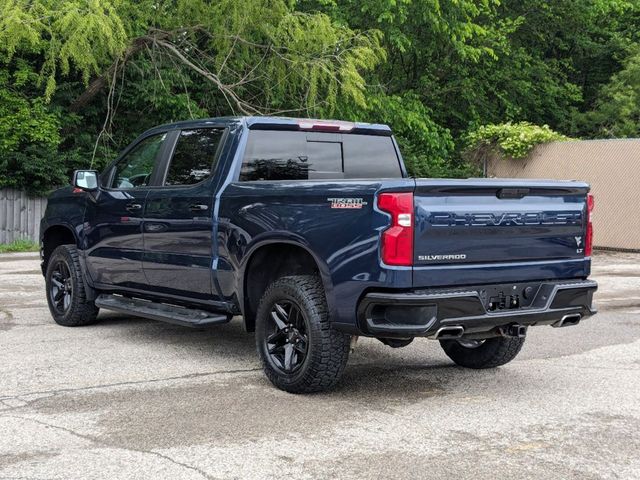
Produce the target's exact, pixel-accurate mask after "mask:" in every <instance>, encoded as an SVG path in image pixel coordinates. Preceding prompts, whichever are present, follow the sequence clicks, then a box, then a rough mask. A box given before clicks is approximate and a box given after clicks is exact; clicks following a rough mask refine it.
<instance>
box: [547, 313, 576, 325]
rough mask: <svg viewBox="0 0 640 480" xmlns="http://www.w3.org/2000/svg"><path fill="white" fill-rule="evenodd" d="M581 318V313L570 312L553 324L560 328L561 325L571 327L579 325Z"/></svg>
mask: <svg viewBox="0 0 640 480" xmlns="http://www.w3.org/2000/svg"><path fill="white" fill-rule="evenodd" d="M581 318H582V315H580V314H579V313H570V314H568V315H565V316H564V317H562V318H561V319H560V320H559V321H557V322H556V323H554V324H553V325H552V326H553V327H555V328H560V327H570V326H571V325H578V323H580V319H581Z"/></svg>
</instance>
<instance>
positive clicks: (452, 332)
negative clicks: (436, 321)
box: [433, 325, 464, 340]
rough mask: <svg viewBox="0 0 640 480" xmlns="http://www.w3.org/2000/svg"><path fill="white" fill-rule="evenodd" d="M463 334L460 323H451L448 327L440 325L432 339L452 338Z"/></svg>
mask: <svg viewBox="0 0 640 480" xmlns="http://www.w3.org/2000/svg"><path fill="white" fill-rule="evenodd" d="M463 334H464V327H463V326H462V325H451V326H448V327H440V328H439V329H438V330H437V331H436V333H435V335H434V336H433V338H434V340H453V339H458V338H461V337H462V335H463Z"/></svg>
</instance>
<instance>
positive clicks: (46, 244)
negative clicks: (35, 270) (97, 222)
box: [42, 225, 76, 271]
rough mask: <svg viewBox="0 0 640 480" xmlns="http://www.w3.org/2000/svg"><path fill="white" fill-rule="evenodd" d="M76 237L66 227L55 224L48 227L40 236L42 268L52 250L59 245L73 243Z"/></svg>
mask: <svg viewBox="0 0 640 480" xmlns="http://www.w3.org/2000/svg"><path fill="white" fill-rule="evenodd" d="M75 244H76V237H75V236H74V235H73V232H72V231H71V230H70V229H68V228H67V227H63V226H61V225H56V226H54V227H50V228H48V229H47V230H46V231H45V232H44V235H43V236H42V249H43V250H42V260H43V262H44V264H43V265H44V270H45V271H46V269H47V264H48V263H49V258H50V257H51V254H52V253H53V251H54V250H55V249H56V248H58V247H59V246H60V245H75Z"/></svg>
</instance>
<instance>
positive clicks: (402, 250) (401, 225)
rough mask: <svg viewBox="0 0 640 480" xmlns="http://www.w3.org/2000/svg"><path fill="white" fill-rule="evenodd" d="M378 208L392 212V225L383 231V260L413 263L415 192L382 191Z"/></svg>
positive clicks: (398, 263) (386, 261)
mask: <svg viewBox="0 0 640 480" xmlns="http://www.w3.org/2000/svg"><path fill="white" fill-rule="evenodd" d="M378 208H379V209H380V210H382V211H383V212H387V213H390V214H391V226H390V227H389V228H387V229H386V230H385V231H384V232H382V261H383V262H384V263H386V264H387V265H403V266H411V265H413V193H411V192H402V193H381V194H380V195H378Z"/></svg>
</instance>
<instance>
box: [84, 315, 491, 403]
mask: <svg viewBox="0 0 640 480" xmlns="http://www.w3.org/2000/svg"><path fill="white" fill-rule="evenodd" d="M93 328H105V329H108V330H109V331H110V334H111V335H114V334H116V332H118V333H117V334H116V336H117V338H118V339H119V340H121V341H123V342H126V343H129V344H131V345H138V344H144V345H146V346H149V345H151V348H153V349H154V351H155V352H160V355H162V350H165V349H166V351H167V355H169V354H171V355H174V354H175V352H176V350H177V351H179V357H180V359H182V360H185V359H186V360H185V361H187V362H189V363H192V364H193V365H194V369H195V368H196V367H198V369H200V370H201V368H200V367H201V366H202V365H203V364H204V365H207V366H210V367H211V368H214V369H215V370H216V371H217V372H219V373H221V374H224V373H225V372H227V371H228V372H229V373H230V374H235V373H236V372H238V370H242V371H244V372H247V374H246V378H244V379H243V380H242V382H244V384H245V385H247V386H252V387H260V390H265V389H266V390H272V389H273V390H274V391H276V392H278V393H280V394H285V393H284V392H279V391H277V390H276V389H275V387H272V386H271V384H270V383H269V382H268V380H267V379H266V377H264V376H263V374H262V371H261V365H260V362H259V359H258V356H257V353H256V348H255V343H254V335H253V334H252V333H246V332H244V330H243V327H242V323H241V320H240V319H239V318H234V319H233V320H232V321H231V322H230V323H228V324H224V325H218V326H215V327H208V328H203V329H193V328H186V327H181V326H177V325H171V324H166V323H162V322H155V321H153V320H146V319H141V318H135V317H128V316H123V315H121V314H115V313H105V314H102V315H101V322H100V323H98V324H97V325H96V326H95V327H93ZM499 372H500V369H498V370H495V371H493V372H484V373H480V374H479V373H478V372H469V371H467V370H465V369H462V368H459V367H457V366H455V365H454V364H453V363H452V362H451V361H450V360H448V359H447V358H446V357H445V356H444V353H442V352H441V350H440V347H439V345H438V343H437V342H434V341H430V340H426V339H417V340H416V341H414V343H413V344H411V345H409V346H408V347H405V348H401V349H392V348H389V347H387V346H384V345H383V344H382V343H380V342H378V341H377V340H375V339H370V338H366V339H364V338H361V339H360V340H359V341H358V343H357V345H356V347H355V349H354V351H352V353H351V357H350V360H349V363H348V364H347V367H346V369H345V372H344V376H343V378H342V380H341V381H340V382H339V384H338V385H337V386H336V388H335V389H333V390H331V391H329V392H325V393H319V394H314V395H311V396H312V397H332V398H335V399H340V400H349V399H351V400H354V399H355V400H358V399H362V398H363V397H364V398H367V397H369V398H375V397H378V395H380V396H382V397H381V400H380V402H373V403H371V401H368V403H369V404H370V406H371V407H373V408H377V409H380V410H387V409H388V408H393V407H394V406H395V405H396V403H397V402H400V403H413V402H416V401H420V400H423V399H425V398H427V397H430V396H439V395H445V394H447V393H450V390H451V389H450V388H448V387H447V386H446V385H447V384H449V383H450V382H453V383H454V384H457V383H458V381H460V382H465V381H468V377H469V375H471V374H472V373H473V375H474V376H476V377H477V376H481V377H483V376H487V375H488V376H495V375H500V373H499ZM455 388H456V387H454V390H455ZM285 395H288V394H285ZM296 398H299V396H296Z"/></svg>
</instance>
